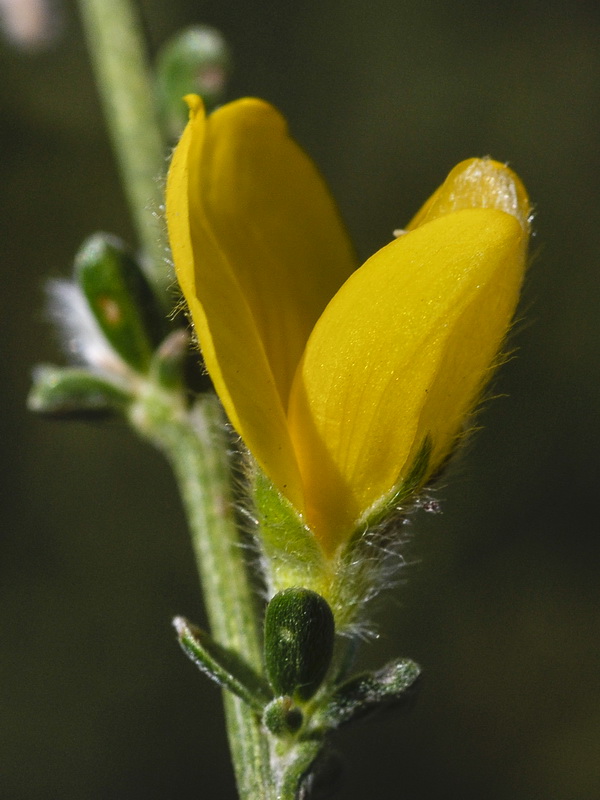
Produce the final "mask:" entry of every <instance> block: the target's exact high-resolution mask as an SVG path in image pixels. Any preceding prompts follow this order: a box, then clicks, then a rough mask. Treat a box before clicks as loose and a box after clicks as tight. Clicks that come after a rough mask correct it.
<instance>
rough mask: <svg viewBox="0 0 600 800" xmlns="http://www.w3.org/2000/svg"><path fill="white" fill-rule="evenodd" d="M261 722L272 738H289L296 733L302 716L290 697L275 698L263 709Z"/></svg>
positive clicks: (300, 725) (302, 719) (302, 720)
mask: <svg viewBox="0 0 600 800" xmlns="http://www.w3.org/2000/svg"><path fill="white" fill-rule="evenodd" d="M262 721H263V725H264V726H265V728H266V729H267V730H268V731H270V732H271V733H272V734H273V735H274V736H289V735H290V734H295V733H298V731H299V730H300V728H301V727H302V723H303V722H304V715H303V714H302V711H301V710H300V709H299V708H298V706H297V705H296V704H295V703H294V701H293V700H292V698H291V697H287V696H285V697H276V698H275V699H274V700H271V702H270V703H269V704H268V705H267V706H266V707H265V710H264V713H263V718H262Z"/></svg>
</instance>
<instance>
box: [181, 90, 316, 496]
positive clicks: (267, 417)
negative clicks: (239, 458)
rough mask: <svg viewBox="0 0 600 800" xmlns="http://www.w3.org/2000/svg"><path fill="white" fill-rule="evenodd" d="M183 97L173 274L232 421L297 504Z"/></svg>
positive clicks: (288, 458)
mask: <svg viewBox="0 0 600 800" xmlns="http://www.w3.org/2000/svg"><path fill="white" fill-rule="evenodd" d="M189 102H190V122H189V123H188V126H187V127H186V129H185V131H184V133H183V136H182V138H181V140H180V142H179V144H178V146H177V148H176V149H175V152H174V154H173V159H172V162H171V166H170V169H169V175H168V180H167V192H166V214H167V225H168V230H169V239H170V243H171V250H172V254H173V260H174V263H175V270H176V273H177V279H178V281H179V285H180V287H181V290H182V292H183V295H184V297H185V300H186V302H187V305H188V308H189V311H190V314H191V316H192V320H193V322H194V327H195V330H196V334H197V336H198V340H199V343H200V346H201V349H202V354H203V356H204V361H205V364H206V367H207V369H208V371H209V373H210V376H211V378H212V380H213V383H214V386H215V389H216V391H217V394H218V395H219V397H220V399H221V402H222V403H223V405H224V407H225V411H226V412H227V415H228V416H229V419H230V420H231V423H232V424H233V426H234V427H235V428H236V430H237V431H238V432H239V433H240V434H241V435H242V437H243V438H244V440H245V441H246V443H247V445H248V447H249V448H250V449H251V450H252V452H253V453H254V455H255V457H256V458H257V459H258V461H259V463H261V465H262V466H263V468H264V469H265V470H266V471H267V472H268V473H269V474H270V475H271V477H272V478H273V480H276V481H277V482H278V484H279V485H280V486H282V487H283V486H284V487H286V489H287V490H288V493H289V499H290V500H291V501H292V502H294V503H297V504H298V507H299V508H301V504H302V496H301V488H300V480H299V474H298V467H297V464H296V459H295V456H294V453H293V450H292V446H291V443H290V439H289V434H288V430H287V423H286V419H285V414H284V410H283V404H282V402H281V398H280V396H279V392H278V388H277V386H276V383H275V380H274V378H273V374H272V371H271V368H270V365H269V362H268V359H267V356H266V353H265V349H264V346H263V342H262V341H261V338H260V335H259V331H258V328H257V325H256V321H255V319H254V316H253V314H252V310H251V308H250V306H249V304H248V303H247V301H246V298H245V297H244V292H243V289H242V287H241V286H240V283H239V281H238V280H237V277H236V275H235V272H234V271H233V269H232V266H231V264H230V263H229V260H228V258H227V256H226V254H225V253H224V252H223V250H222V248H221V247H220V243H219V242H218V241H217V239H216V238H215V235H214V233H213V231H212V230H211V228H210V225H209V224H208V223H207V220H206V216H205V214H204V213H203V209H202V202H201V201H202V198H201V196H200V191H199V187H198V181H199V171H200V166H201V164H200V162H201V158H202V153H203V148H204V142H205V136H206V127H207V126H206V121H205V118H204V111H203V109H202V105H201V103H200V101H199V99H197V98H196V99H194V98H191V99H190V101H189Z"/></svg>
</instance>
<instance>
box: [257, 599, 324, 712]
mask: <svg viewBox="0 0 600 800" xmlns="http://www.w3.org/2000/svg"><path fill="white" fill-rule="evenodd" d="M334 635H335V624H334V621H333V613H332V611H331V608H330V607H329V604H328V603H327V601H326V600H325V599H324V598H323V597H321V595H319V594H317V593H316V592H313V591H311V590H310V589H304V588H300V587H292V588H290V589H284V590H283V591H282V592H279V593H278V594H276V595H275V596H274V597H273V599H272V600H271V602H270V603H269V604H268V606H267V610H266V612H265V665H266V668H267V675H268V676H269V680H270V681H271V685H272V686H273V689H274V691H275V694H277V695H289V696H290V697H292V698H294V699H295V700H298V701H300V702H302V701H306V700H308V699H310V698H311V697H312V696H313V694H314V693H315V692H316V691H317V689H318V688H319V686H320V685H321V683H322V681H323V679H324V677H325V675H326V674H327V670H328V669H329V665H330V663H331V657H332V655H333V642H334Z"/></svg>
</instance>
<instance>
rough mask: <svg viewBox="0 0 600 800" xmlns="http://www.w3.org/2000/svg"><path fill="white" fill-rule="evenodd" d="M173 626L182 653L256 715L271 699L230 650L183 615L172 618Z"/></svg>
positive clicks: (261, 681)
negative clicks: (255, 712)
mask: <svg viewBox="0 0 600 800" xmlns="http://www.w3.org/2000/svg"><path fill="white" fill-rule="evenodd" d="M173 627H174V628H175V630H176V631H177V638H178V639H179V644H180V645H181V647H182V649H183V651H184V652H185V654H186V655H187V656H188V657H189V658H190V659H191V660H192V661H193V662H194V664H196V666H197V667H198V669H200V670H201V671H202V672H203V673H204V674H205V675H207V676H208V677H209V678H210V679H211V680H213V681H214V682H215V683H217V684H218V685H219V686H221V687H222V688H225V689H229V691H230V692H233V694H235V695H237V696H238V697H240V698H241V699H242V700H244V701H245V702H246V703H247V704H248V705H249V706H251V707H252V708H253V709H254V710H255V711H257V712H258V713H259V714H262V712H263V709H264V707H265V705H266V704H267V703H268V702H269V700H271V699H272V697H273V694H272V692H271V690H270V688H269V685H268V684H267V682H266V681H265V680H264V678H262V677H261V676H260V675H258V674H257V673H256V672H255V671H254V670H253V669H252V667H250V665H249V664H247V663H246V661H244V659H243V658H242V657H241V656H240V655H239V654H238V653H235V652H234V651H233V650H229V649H227V648H225V647H222V646H221V645H220V644H217V642H215V641H214V639H213V638H212V637H211V636H210V635H209V634H208V633H206V631H203V630H201V629H200V628H197V627H196V626H195V625H192V624H191V623H190V622H188V621H187V620H186V619H185V618H184V617H175V619H174V620H173Z"/></svg>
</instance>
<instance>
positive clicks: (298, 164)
mask: <svg viewBox="0 0 600 800" xmlns="http://www.w3.org/2000/svg"><path fill="white" fill-rule="evenodd" d="M197 180H198V183H197V191H198V193H199V195H200V197H201V205H202V211H201V213H203V214H204V215H205V219H206V223H207V224H208V226H209V227H210V229H211V231H212V232H213V234H214V236H215V239H216V240H217V242H218V243H219V247H220V249H221V250H222V252H223V254H224V256H225V258H226V259H227V260H228V261H229V263H230V265H231V269H232V270H233V272H234V273H235V276H236V278H237V280H238V281H239V283H240V286H241V288H242V291H243V293H244V297H245V298H246V301H247V303H248V306H249V308H250V310H251V313H252V315H253V317H254V319H255V322H256V325H257V328H258V331H259V335H260V337H261V340H262V342H263V346H264V349H265V352H266V355H267V358H268V361H269V364H270V366H271V370H272V372H273V376H274V378H275V382H276V384H277V387H278V390H279V393H280V396H281V398H282V402H283V403H284V404H285V405H287V399H288V395H289V390H290V386H291V382H292V378H293V376H294V372H295V370H296V366H297V364H298V361H299V360H300V356H301V355H302V351H303V350H304V346H305V345H306V341H307V339H308V336H309V334H310V331H311V330H312V327H313V325H314V324H315V322H316V321H317V319H318V318H319V316H320V314H321V312H322V311H323V309H324V308H325V306H326V305H327V303H328V302H329V300H330V299H331V297H333V295H334V294H335V292H336V291H337V290H338V288H339V287H340V286H341V285H342V283H343V282H344V281H345V280H346V278H348V276H349V275H350V274H351V272H352V271H353V270H354V269H355V267H356V266H357V265H356V264H355V262H354V255H353V251H352V248H351V245H350V242H349V239H348V237H347V235H346V232H345V229H344V227H343V225H342V223H341V220H340V217H339V214H338V211H337V209H336V206H335V204H334V202H333V200H332V198H331V196H330V194H329V192H328V190H327V187H326V185H325V183H324V181H323V179H322V178H321V176H320V175H319V173H318V172H317V169H316V168H315V166H314V164H313V162H312V161H311V160H310V159H309V158H308V157H307V155H306V154H305V153H304V152H303V151H302V150H301V149H300V147H298V145H297V144H296V143H295V142H294V140H293V139H291V138H290V136H289V133H288V129H287V124H286V122H285V120H284V119H283V117H282V116H281V114H279V112H278V111H276V109H274V108H273V107H272V106H270V105H268V104H267V103H265V102H263V101H261V100H255V99H245V100H240V101H237V102H234V103H230V104H229V105H227V106H224V107H223V108H221V109H219V110H218V111H216V112H215V113H214V114H212V115H211V116H210V117H209V119H208V124H207V131H206V140H205V144H204V149H203V153H202V162H201V165H200V168H199V172H198V176H197Z"/></svg>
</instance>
